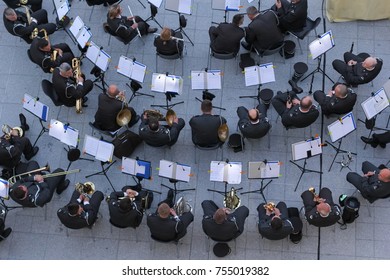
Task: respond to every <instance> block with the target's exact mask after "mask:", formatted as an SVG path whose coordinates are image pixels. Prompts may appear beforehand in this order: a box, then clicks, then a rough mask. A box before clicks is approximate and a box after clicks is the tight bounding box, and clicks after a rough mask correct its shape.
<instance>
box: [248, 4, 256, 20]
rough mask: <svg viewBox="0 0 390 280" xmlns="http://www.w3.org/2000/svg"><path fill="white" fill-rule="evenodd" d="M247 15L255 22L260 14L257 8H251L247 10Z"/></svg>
mask: <svg viewBox="0 0 390 280" xmlns="http://www.w3.org/2000/svg"><path fill="white" fill-rule="evenodd" d="M246 14H247V16H248V18H249V19H250V20H253V19H254V18H255V17H256V16H257V15H258V14H259V12H258V11H257V8H256V7H255V6H250V7H248V8H247V9H246Z"/></svg>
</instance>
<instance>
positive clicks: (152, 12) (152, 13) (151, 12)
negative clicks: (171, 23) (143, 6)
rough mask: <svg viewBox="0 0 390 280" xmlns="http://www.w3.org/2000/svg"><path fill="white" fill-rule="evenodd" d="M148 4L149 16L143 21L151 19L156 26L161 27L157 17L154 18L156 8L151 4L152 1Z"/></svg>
mask: <svg viewBox="0 0 390 280" xmlns="http://www.w3.org/2000/svg"><path fill="white" fill-rule="evenodd" d="M149 5H150V17H148V18H147V19H146V20H145V22H148V21H150V20H153V21H154V22H155V23H156V24H157V25H158V26H160V28H161V29H162V28H163V27H162V25H161V24H160V23H159V22H158V21H157V19H156V18H155V17H156V15H157V12H158V8H157V7H156V6H155V5H153V4H152V3H149Z"/></svg>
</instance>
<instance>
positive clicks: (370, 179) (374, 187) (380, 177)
mask: <svg viewBox="0 0 390 280" xmlns="http://www.w3.org/2000/svg"><path fill="white" fill-rule="evenodd" d="M362 171H363V176H361V175H359V174H358V173H356V172H349V173H348V174H347V181H348V182H350V183H351V184H352V185H354V186H355V188H357V189H358V190H359V192H360V193H361V194H362V196H363V197H364V198H365V199H367V200H368V201H369V202H370V203H373V202H374V201H375V200H377V199H379V198H386V197H388V196H390V170H389V169H388V168H387V167H386V166H385V165H383V164H382V165H380V166H379V167H376V166H375V165H374V164H372V163H370V162H368V161H365V162H363V164H362Z"/></svg>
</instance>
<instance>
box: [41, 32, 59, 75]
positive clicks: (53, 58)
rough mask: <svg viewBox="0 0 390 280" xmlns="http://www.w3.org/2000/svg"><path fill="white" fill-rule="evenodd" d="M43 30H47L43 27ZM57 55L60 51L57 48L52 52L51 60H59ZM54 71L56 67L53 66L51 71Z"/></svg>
mask: <svg viewBox="0 0 390 280" xmlns="http://www.w3.org/2000/svg"><path fill="white" fill-rule="evenodd" d="M42 30H45V29H42ZM57 55H58V51H57V50H54V51H53V52H52V53H51V54H50V60H51V61H56V60H57ZM53 71H54V68H53V67H51V68H50V73H53Z"/></svg>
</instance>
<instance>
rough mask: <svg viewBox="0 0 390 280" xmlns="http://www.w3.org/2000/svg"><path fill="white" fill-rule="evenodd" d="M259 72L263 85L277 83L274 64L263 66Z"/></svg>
mask: <svg viewBox="0 0 390 280" xmlns="http://www.w3.org/2000/svg"><path fill="white" fill-rule="evenodd" d="M259 70H260V83H261V84H266V83H271V82H275V72H274V66H273V64H272V63H266V64H261V65H260V66H259Z"/></svg>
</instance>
